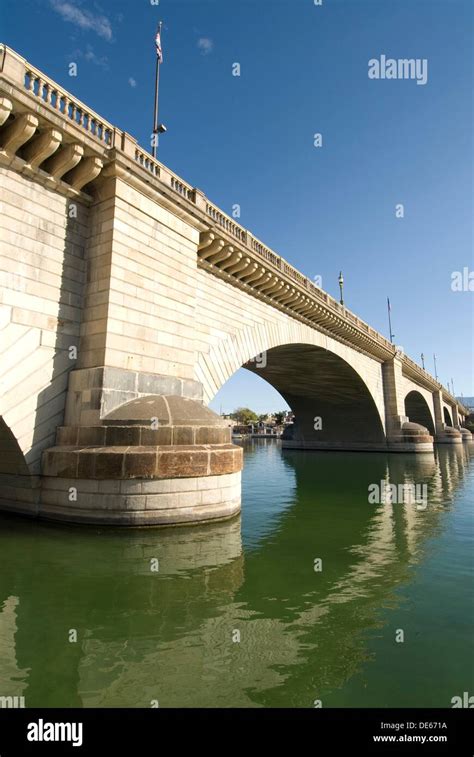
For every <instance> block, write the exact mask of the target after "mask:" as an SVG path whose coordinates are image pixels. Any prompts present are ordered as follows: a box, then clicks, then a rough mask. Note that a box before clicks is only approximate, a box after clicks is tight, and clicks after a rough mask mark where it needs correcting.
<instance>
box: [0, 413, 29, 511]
mask: <svg viewBox="0 0 474 757" xmlns="http://www.w3.org/2000/svg"><path fill="white" fill-rule="evenodd" d="M38 491H39V489H38V477H37V476H34V475H32V474H31V471H30V468H29V466H28V463H27V461H26V459H25V456H24V454H23V452H22V450H21V447H20V445H19V443H18V441H17V438H16V436H15V434H14V433H13V431H12V430H11V428H10V426H9V425H8V424H7V423H6V422H5V419H4V418H3V417H1V416H0V510H14V511H18V512H26V513H28V512H32V513H33V514H34V512H35V510H34V507H33V510H31V507H32V505H33V506H34V505H35V504H36V501H37V496H38Z"/></svg>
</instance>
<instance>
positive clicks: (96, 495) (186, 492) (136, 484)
mask: <svg viewBox="0 0 474 757" xmlns="http://www.w3.org/2000/svg"><path fill="white" fill-rule="evenodd" d="M71 493H72V497H73V499H72V500H71V499H70V497H71ZM239 510H240V471H239V472H237V473H227V474H223V475H221V476H200V477H190V478H168V479H159V480H158V479H151V480H150V479H145V478H135V479H130V480H127V481H116V480H111V479H104V480H101V481H95V480H87V479H70V478H57V477H53V476H45V477H44V479H43V487H42V494H41V516H42V517H43V518H50V519H51V518H52V519H54V520H66V521H69V522H73V523H97V524H104V525H117V526H172V525H178V524H181V525H184V524H186V523H202V522H205V521H211V520H222V519H224V518H230V517H231V516H233V515H235V514H236V513H238V512H239Z"/></svg>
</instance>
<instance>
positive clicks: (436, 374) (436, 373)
mask: <svg viewBox="0 0 474 757" xmlns="http://www.w3.org/2000/svg"><path fill="white" fill-rule="evenodd" d="M433 361H434V369H435V379H436V381H438V371H437V369H436V355H433Z"/></svg>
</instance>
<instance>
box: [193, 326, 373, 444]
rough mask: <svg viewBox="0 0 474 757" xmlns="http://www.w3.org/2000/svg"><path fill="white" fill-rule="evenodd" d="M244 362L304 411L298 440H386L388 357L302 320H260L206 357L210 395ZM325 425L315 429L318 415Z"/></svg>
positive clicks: (201, 364)
mask: <svg viewBox="0 0 474 757" xmlns="http://www.w3.org/2000/svg"><path fill="white" fill-rule="evenodd" d="M241 367H245V368H247V369H248V370H250V371H252V372H253V373H255V374H257V375H259V376H260V377H261V378H263V379H264V380H266V381H268V383H269V384H271V385H272V386H273V387H274V388H275V389H276V390H277V391H278V392H279V393H280V394H281V395H282V396H283V397H284V399H285V400H286V402H287V403H288V405H289V406H290V407H291V408H292V410H293V412H294V413H295V416H296V419H297V420H296V423H295V429H294V431H295V433H296V434H297V437H298V439H300V440H302V441H308V442H313V441H317V442H322V443H323V444H326V443H327V444H328V445H329V446H331V445H332V444H334V443H335V442H336V440H339V441H341V440H343V441H344V442H349V443H352V444H353V445H354V447H355V448H357V447H358V446H361V447H364V448H367V447H370V446H371V445H374V448H376V447H378V446H379V445H383V444H384V442H385V427H384V420H385V415H384V399H383V383H382V371H381V364H380V363H378V362H376V361H374V359H373V358H369V357H368V356H366V355H364V354H363V353H360V352H357V351H356V350H354V349H352V348H350V347H348V346H346V345H344V344H342V343H340V342H338V341H336V340H334V339H332V338H331V337H329V336H327V335H325V334H322V333H320V332H317V331H315V330H314V329H311V328H309V327H307V326H306V325H304V324H300V323H298V322H294V321H293V322H292V321H289V319H288V320H286V322H283V323H282V322H278V320H277V321H276V323H269V322H264V323H260V324H258V325H257V326H253V327H247V328H244V329H242V330H241V331H238V332H237V333H234V334H232V335H227V336H223V337H222V338H221V339H219V340H217V341H216V343H215V344H213V345H212V346H210V348H209V350H208V351H206V352H202V353H200V354H199V356H198V361H197V365H196V372H195V377H196V378H197V379H198V380H200V381H201V383H202V384H203V387H204V400H205V402H207V403H208V402H210V401H211V400H212V399H213V398H214V397H215V395H216V394H217V392H218V391H219V389H220V388H221V387H222V386H223V385H224V384H225V383H226V381H227V380H228V379H229V378H231V376H232V375H233V374H234V373H236V371H238V370H239V369H240V368H241ZM319 417H320V418H321V421H322V428H321V429H315V427H314V426H315V421H314V419H315V418H319Z"/></svg>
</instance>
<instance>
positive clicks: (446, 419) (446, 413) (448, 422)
mask: <svg viewBox="0 0 474 757" xmlns="http://www.w3.org/2000/svg"><path fill="white" fill-rule="evenodd" d="M443 418H444V422H445V423H446V425H447V426H451V427H452V425H453V419H452V418H451V414H450V412H449V410H448V408H447V407H443Z"/></svg>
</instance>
